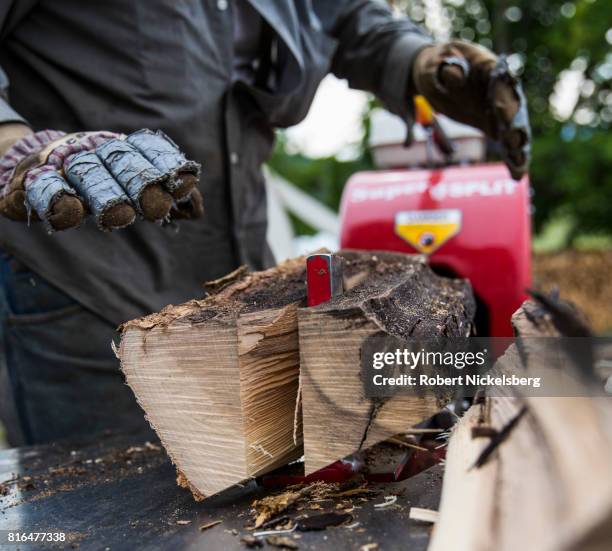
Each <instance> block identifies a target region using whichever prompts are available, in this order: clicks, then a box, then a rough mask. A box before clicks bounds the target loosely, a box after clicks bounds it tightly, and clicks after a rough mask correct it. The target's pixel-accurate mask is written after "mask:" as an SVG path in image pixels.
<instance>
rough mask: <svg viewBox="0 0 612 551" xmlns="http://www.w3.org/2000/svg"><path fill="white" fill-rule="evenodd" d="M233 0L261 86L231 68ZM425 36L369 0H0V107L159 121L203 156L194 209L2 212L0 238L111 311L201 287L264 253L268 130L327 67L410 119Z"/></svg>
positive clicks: (95, 306) (114, 318) (302, 104)
mask: <svg viewBox="0 0 612 551" xmlns="http://www.w3.org/2000/svg"><path fill="white" fill-rule="evenodd" d="M239 1H241V2H246V1H249V2H250V3H251V5H252V6H253V7H254V8H255V10H256V11H257V12H258V13H259V14H260V15H261V17H262V18H263V20H264V21H265V22H266V25H265V26H266V27H267V29H268V34H267V36H268V37H271V39H270V40H268V41H267V42H266V46H265V47H266V51H265V52H260V53H259V57H260V58H266V59H268V60H269V61H270V63H266V64H265V66H266V67H269V69H268V70H269V71H274V76H275V78H274V82H275V85H274V88H273V89H271V90H270V89H266V88H265V86H257V85H250V84H247V83H245V82H240V81H235V79H234V78H233V60H232V57H233V43H232V37H233V32H232V25H233V10H234V9H235V8H236V6H235V2H239ZM429 43H430V39H429V38H428V37H427V36H426V35H425V34H424V33H423V32H422V31H421V30H420V29H419V28H418V27H417V26H415V25H414V24H413V23H412V22H410V21H409V20H407V19H396V18H394V17H393V16H392V14H391V12H390V11H389V9H388V8H387V7H386V5H385V4H383V3H381V2H377V1H375V0H291V1H290V0H234V2H233V1H228V0H105V1H104V2H83V1H82V0H1V1H0V67H1V69H0V88H1V89H2V91H3V97H4V99H2V98H0V122H8V121H18V120H22V119H21V117H23V119H25V120H26V121H27V122H28V123H29V124H30V125H31V126H32V127H33V128H34V129H36V130H39V129H43V128H51V129H58V130H64V131H66V132H73V131H78V130H100V129H106V130H113V131H119V132H127V133H129V132H132V131H134V130H136V129H139V128H143V127H148V128H152V129H156V128H161V129H162V130H164V131H165V132H166V133H167V134H168V135H169V136H171V137H172V138H173V139H174V140H175V141H176V142H177V143H178V144H179V146H180V147H181V148H182V149H183V150H184V151H185V152H186V153H187V155H188V157H189V158H191V159H193V160H196V161H198V162H200V163H201V164H202V165H203V172H202V179H201V184H200V189H201V191H202V194H203V196H204V200H205V209H206V214H205V217H204V218H203V219H200V220H194V221H180V222H178V223H177V224H176V226H175V227H174V228H172V227H165V228H163V227H160V226H156V225H154V224H151V223H148V222H144V221H138V222H137V223H135V224H134V225H133V226H131V227H129V228H127V229H124V230H121V231H116V232H113V233H103V232H100V231H99V230H98V229H97V228H96V227H95V225H94V224H93V223H91V222H87V223H86V224H85V225H84V226H82V227H80V228H78V229H73V230H69V231H66V232H58V233H55V234H53V235H47V234H46V233H45V231H44V228H43V227H42V225H41V224H33V225H32V226H30V227H26V225H25V224H22V223H18V222H12V221H9V220H6V219H0V247H2V248H4V249H6V250H7V251H8V252H10V253H12V254H14V255H16V256H17V257H18V258H19V259H20V260H21V261H22V262H23V263H25V264H26V265H28V266H29V267H30V268H31V269H33V270H34V271H36V272H38V273H39V274H41V275H42V276H44V277H45V278H47V279H48V280H49V281H51V282H52V283H53V284H55V285H56V286H57V287H59V288H60V289H62V290H64V291H65V292H66V293H68V294H69V295H71V296H72V297H74V298H75V299H76V300H77V301H79V302H80V303H81V304H83V305H84V306H85V307H87V308H89V309H91V310H93V311H94V312H96V313H97V314H99V315H100V316H102V317H104V318H105V319H107V320H109V321H111V322H113V323H117V324H118V323H120V322H122V321H125V320H127V319H130V318H133V317H136V316H139V315H142V314H145V313H148V312H151V311H154V310H158V309H160V308H161V307H163V306H164V305H166V304H169V303H175V304H176V303H178V302H182V301H185V300H187V299H190V298H194V297H199V296H201V295H202V287H201V284H202V282H204V281H205V280H209V279H213V278H216V277H219V276H221V275H223V274H225V273H227V272H228V271H230V270H232V269H234V268H235V267H236V266H237V265H238V264H240V263H247V264H249V265H250V266H251V267H253V268H261V267H263V266H264V265H265V264H266V263H269V262H270V261H271V256H270V255H269V254H268V252H267V251H268V249H267V247H266V245H265V233H266V207H265V205H266V197H265V191H264V183H263V177H262V173H261V165H262V163H264V162H265V160H266V159H267V158H268V156H269V154H270V152H271V148H272V146H273V141H274V129H275V128H277V127H287V126H290V125H293V124H296V123H298V122H299V121H300V120H302V119H303V118H304V116H305V115H306V113H307V111H308V109H309V107H310V104H311V102H312V99H313V96H314V94H315V91H316V89H317V86H318V84H319V83H320V81H321V79H322V78H323V77H324V76H325V75H326V74H327V73H329V72H332V73H334V74H335V75H337V76H338V77H340V78H346V79H348V81H349V84H350V85H351V86H352V87H354V88H359V89H362V90H368V91H371V92H373V93H375V94H376V95H377V96H378V97H379V98H380V99H381V100H382V101H383V102H384V104H385V105H386V107H387V108H388V109H389V110H390V111H392V112H394V113H396V114H398V115H400V116H402V117H403V118H405V119H409V118H410V116H411V113H410V105H411V103H412V102H411V101H410V96H411V90H410V86H411V79H410V78H409V74H410V70H411V63H412V60H413V58H414V56H415V54H416V52H418V51H419V50H420V49H421V48H422V47H424V46H425V45H427V44H429ZM264 82H267V81H266V80H265V79H264ZM9 84H10V85H9ZM329 131H333V125H330V129H329Z"/></svg>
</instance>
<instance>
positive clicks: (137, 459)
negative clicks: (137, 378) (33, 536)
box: [0, 435, 442, 551]
mask: <svg viewBox="0 0 612 551" xmlns="http://www.w3.org/2000/svg"><path fill="white" fill-rule="evenodd" d="M441 483H442V475H441V470H440V468H439V467H434V468H432V469H429V470H428V471H425V472H423V473H421V474H419V475H417V476H415V477H413V478H411V479H408V480H405V481H403V482H399V483H394V484H385V485H374V486H372V487H373V488H374V489H376V490H377V492H378V493H377V494H376V495H373V496H371V497H368V498H367V500H366V499H365V498H362V499H361V500H359V501H353V505H356V506H355V507H354V510H353V511H352V513H351V514H352V515H353V517H354V519H353V521H352V522H351V525H352V526H353V527H351V528H347V527H346V526H340V527H335V528H327V529H326V530H323V531H317V532H302V533H300V534H299V536H300V537H299V539H295V540H294V541H295V543H296V544H298V545H299V549H316V550H319V549H321V550H326V549H330V550H332V549H333V550H334V551H341V550H345V549H346V550H358V549H359V548H360V546H362V545H364V544H367V543H377V544H378V545H379V548H378V549H379V550H380V551H384V550H387V549H389V550H392V549H405V550H407V551H413V550H414V551H420V550H424V549H425V548H426V547H427V543H428V540H429V534H430V531H431V525H429V524H425V523H421V522H417V521H413V520H410V519H409V518H408V513H409V510H410V507H424V508H430V509H437V508H438V503H439V496H440V488H441ZM272 493H274V491H271V490H267V489H263V488H261V487H258V486H257V485H256V484H255V483H254V482H250V483H249V484H247V485H245V486H244V487H234V488H232V489H230V490H228V491H225V492H223V493H221V494H219V495H216V496H213V497H211V498H209V499H207V500H205V501H203V502H200V503H197V502H195V501H194V500H193V498H192V496H191V494H190V492H189V491H187V490H185V489H182V488H179V487H178V486H177V485H176V471H175V469H174V467H173V466H172V464H171V462H170V460H169V459H168V456H167V455H166V453H165V451H164V450H163V448H161V447H160V446H159V444H158V443H147V442H146V441H145V440H144V439H143V438H138V437H134V436H121V435H104V436H101V437H100V438H98V439H97V440H96V441H95V442H94V443H89V444H82V443H81V444H76V443H70V444H54V445H48V446H34V447H27V448H15V449H10V450H4V451H0V531H2V530H18V531H21V532H26V533H27V532H65V533H67V534H68V540H69V541H68V543H66V544H64V545H58V544H52V545H51V544H48V545H47V546H46V547H41V545H40V544H19V545H14V544H13V545H10V546H6V544H2V543H0V548H1V549H9V550H10V549H17V548H19V549H47V548H48V549H62V548H66V549H71V548H72V549H80V550H83V551H85V550H103V551H104V550H108V551H117V550H123V549H126V550H139V549H147V550H149V549H150V550H158V549H159V550H162V549H163V550H166V549H168V550H173V551H174V550H179V549H211V550H215V551H218V550H221V551H222V550H226V549H227V550H233V549H246V547H245V546H244V545H243V544H241V542H240V538H241V537H242V536H244V535H247V534H251V533H252V531H249V530H248V529H247V526H249V525H251V524H252V515H251V514H250V506H251V503H252V502H253V500H255V499H258V498H261V497H264V496H265V495H270V494H272ZM390 495H395V496H398V497H397V502H396V503H395V505H393V506H391V507H385V508H379V507H374V505H375V504H380V503H383V502H384V501H385V496H390ZM318 512H321V511H315V510H313V511H309V510H307V509H306V510H304V511H300V513H301V514H303V513H306V514H315V513H318ZM292 516H296V515H295V513H294V514H293V515H292ZM219 520H220V521H222V522H221V523H220V524H218V525H215V526H214V527H212V528H208V529H206V530H203V531H202V530H200V527H202V526H204V525H206V524H208V523H211V522H214V521H219ZM187 521H189V522H187ZM357 522H359V523H360V524H359V525H358V526H357V525H356V524H355V523H357ZM1 533H2V532H0V534H1ZM265 548H266V549H275V548H274V547H271V546H269V545H267V544H266V545H265Z"/></svg>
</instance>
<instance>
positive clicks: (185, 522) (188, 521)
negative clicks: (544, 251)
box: [176, 520, 191, 526]
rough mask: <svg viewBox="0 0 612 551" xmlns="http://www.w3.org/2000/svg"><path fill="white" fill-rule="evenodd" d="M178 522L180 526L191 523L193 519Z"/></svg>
mask: <svg viewBox="0 0 612 551" xmlns="http://www.w3.org/2000/svg"><path fill="white" fill-rule="evenodd" d="M176 523H177V524H178V525H179V526H187V525H188V524H191V521H190V520H177V521H176Z"/></svg>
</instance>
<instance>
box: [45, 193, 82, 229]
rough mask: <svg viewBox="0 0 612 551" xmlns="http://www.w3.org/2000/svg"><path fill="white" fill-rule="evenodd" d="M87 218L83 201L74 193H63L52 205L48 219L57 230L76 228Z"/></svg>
mask: <svg viewBox="0 0 612 551" xmlns="http://www.w3.org/2000/svg"><path fill="white" fill-rule="evenodd" d="M84 218H85V207H84V206H83V202H82V201H81V200H80V199H79V198H78V197H76V196H74V195H62V196H60V197H59V198H58V199H57V200H56V201H55V202H54V203H53V205H52V207H51V209H50V212H49V214H48V216H47V221H48V222H49V224H50V225H51V227H52V228H53V229H54V230H56V231H62V230H67V229H70V228H76V227H77V226H79V225H81V223H82V222H83V219H84Z"/></svg>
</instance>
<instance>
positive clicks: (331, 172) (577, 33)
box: [270, 0, 612, 245]
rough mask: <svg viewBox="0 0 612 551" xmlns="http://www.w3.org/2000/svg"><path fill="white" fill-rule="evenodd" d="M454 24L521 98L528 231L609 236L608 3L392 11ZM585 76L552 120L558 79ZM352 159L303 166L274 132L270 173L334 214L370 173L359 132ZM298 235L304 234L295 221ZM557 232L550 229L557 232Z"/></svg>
mask: <svg viewBox="0 0 612 551" xmlns="http://www.w3.org/2000/svg"><path fill="white" fill-rule="evenodd" d="M437 3H438V4H441V5H442V9H443V10H445V12H446V15H447V16H448V19H449V20H450V22H451V24H452V28H451V29H449V33H450V36H452V37H457V38H463V39H467V40H474V41H476V42H479V43H481V44H483V45H484V46H487V47H489V48H493V49H494V50H495V51H496V52H498V53H508V54H516V55H514V57H513V60H514V62H515V65H516V66H517V67H518V71H519V73H520V74H521V75H522V78H523V83H524V87H525V91H526V94H527V97H528V100H529V110H530V116H531V122H532V129H533V161H532V165H531V181H532V185H533V187H534V190H535V194H534V197H533V204H534V207H535V210H534V225H535V229H536V231H541V230H542V229H543V228H546V226H547V225H548V226H554V225H555V223H556V222H558V221H559V220H563V244H564V245H568V244H572V243H575V242H576V240H579V239H580V238H581V237H583V236H584V235H585V234H601V235H606V236H610V235H612V212H611V211H612V141H611V140H610V125H611V123H612V90H611V86H610V78H611V77H612V49H611V45H610V43H612V1H611V0H577V1H574V2H571V1H563V0H501V1H500V0H440V1H439V2H436V1H431V0H396V1H395V2H392V4H393V7H394V9H396V10H397V11H399V12H402V13H404V14H407V15H409V16H410V17H412V19H413V20H415V21H417V22H419V23H421V24H423V25H425V26H426V27H427V26H428V23H429V22H430V20H431V9H432V5H433V4H437ZM567 69H577V70H583V71H584V75H585V82H584V84H583V85H582V90H581V92H582V93H581V97H580V99H579V101H578V102H577V104H576V107H575V109H574V112H573V113H572V115H571V116H570V117H569V118H568V119H567V120H559V119H558V118H557V117H555V114H554V113H553V111H552V109H551V106H550V101H549V99H550V97H551V94H553V91H554V88H555V84H556V83H557V81H558V79H559V75H560V74H561V73H562V71H564V70H567ZM373 105H374V100H372V101H371V102H370V104H369V106H368V109H366V111H365V112H364V116H363V124H364V126H365V130H366V139H364V141H363V143H362V144H361V147H360V150H359V156H358V158H357V159H355V160H351V161H341V160H339V159H337V158H334V157H330V158H322V159H309V158H307V157H305V156H303V155H300V154H290V153H289V152H288V151H287V147H286V140H285V139H284V137H283V135H282V134H280V136H279V140H278V143H277V147H276V150H275V152H274V155H273V157H272V159H271V161H270V165H271V166H272V168H273V169H275V170H276V171H278V172H279V173H280V174H281V175H283V176H284V177H286V178H287V179H289V180H290V181H291V182H293V183H294V184H296V185H298V186H299V187H301V188H302V189H304V190H306V191H308V192H309V193H310V194H312V195H313V196H315V197H316V198H318V199H319V200H321V201H323V202H324V203H326V204H327V205H329V206H331V207H332V208H337V207H338V204H339V200H340V196H341V193H342V188H343V186H344V183H345V182H346V180H347V179H348V177H349V176H350V175H351V174H352V173H353V172H355V171H357V170H363V169H366V168H372V166H373V165H372V159H371V156H370V154H369V152H368V150H367V147H366V144H367V130H368V124H369V118H368V115H369V111H370V110H371V108H372V106H373ZM295 223H296V229H297V231H298V233H309V232H310V231H311V230H310V228H308V227H307V226H305V225H304V224H303V223H301V222H300V221H298V220H296V221H295ZM557 225H558V224H557Z"/></svg>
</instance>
